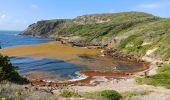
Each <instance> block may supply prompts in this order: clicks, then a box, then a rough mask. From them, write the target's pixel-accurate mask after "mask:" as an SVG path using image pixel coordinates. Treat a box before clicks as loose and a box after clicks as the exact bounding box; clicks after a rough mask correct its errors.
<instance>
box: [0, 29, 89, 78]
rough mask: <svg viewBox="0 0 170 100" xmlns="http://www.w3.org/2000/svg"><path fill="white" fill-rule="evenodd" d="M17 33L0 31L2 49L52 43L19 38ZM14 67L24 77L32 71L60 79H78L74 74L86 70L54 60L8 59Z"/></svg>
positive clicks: (43, 40) (37, 38) (42, 39)
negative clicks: (50, 73) (46, 73)
mask: <svg viewBox="0 0 170 100" xmlns="http://www.w3.org/2000/svg"><path fill="white" fill-rule="evenodd" d="M19 33H20V32H19V31H0V41H1V46H2V48H4V47H10V46H18V45H32V44H40V43H47V42H49V41H52V40H50V39H47V38H42V37H33V36H21V35H18V34H19ZM10 60H11V62H12V64H13V65H14V66H18V67H19V69H18V71H19V73H20V74H22V75H25V74H27V73H29V72H32V71H47V72H53V73H55V74H56V75H60V76H62V77H69V78H73V77H78V76H77V74H75V72H77V71H80V70H83V69H87V68H86V67H85V66H78V65H75V64H72V63H69V62H65V61H62V60H56V59H51V58H49V59H34V58H29V57H10Z"/></svg>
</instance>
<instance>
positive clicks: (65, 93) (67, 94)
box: [60, 90, 80, 98]
mask: <svg viewBox="0 0 170 100" xmlns="http://www.w3.org/2000/svg"><path fill="white" fill-rule="evenodd" d="M60 96H62V97H67V98H68V97H80V95H79V94H78V93H77V92H74V91H69V90H63V91H62V92H61V94H60Z"/></svg>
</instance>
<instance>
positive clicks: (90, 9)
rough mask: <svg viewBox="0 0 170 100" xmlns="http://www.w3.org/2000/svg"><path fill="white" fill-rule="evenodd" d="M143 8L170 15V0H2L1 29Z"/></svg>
mask: <svg viewBox="0 0 170 100" xmlns="http://www.w3.org/2000/svg"><path fill="white" fill-rule="evenodd" d="M127 11H140V12H147V13H151V14H153V15H156V16H160V17H165V18H168V17H170V0H0V30H24V29H26V28H27V27H28V25H30V24H32V23H35V22H37V21H39V20H48V19H64V18H67V19H71V18H75V17H76V16H81V15H85V14H94V13H116V12H127Z"/></svg>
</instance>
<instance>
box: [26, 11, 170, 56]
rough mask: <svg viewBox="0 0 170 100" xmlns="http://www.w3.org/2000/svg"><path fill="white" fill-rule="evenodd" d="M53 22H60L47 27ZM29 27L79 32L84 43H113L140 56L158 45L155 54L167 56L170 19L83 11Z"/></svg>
mask: <svg viewBox="0 0 170 100" xmlns="http://www.w3.org/2000/svg"><path fill="white" fill-rule="evenodd" d="M56 23H59V24H57V26H56V27H50V26H53V25H54V24H56ZM31 27H33V28H29V29H30V30H31V31H28V32H27V33H29V32H30V33H33V34H40V35H43V34H46V33H47V34H46V35H49V37H58V36H60V35H62V36H63V35H64V36H79V37H83V38H85V40H86V41H87V43H91V42H94V43H99V44H108V43H112V44H114V47H115V48H117V49H119V50H121V51H123V52H125V53H128V54H135V55H139V56H144V55H145V54H146V52H147V51H148V50H150V49H153V48H157V50H156V51H155V52H154V56H156V57H159V58H162V59H167V58H170V45H169V42H170V41H169V39H170V19H168V18H166V19H165V18H160V17H156V16H153V15H151V14H147V13H143V12H123V13H114V14H93V15H85V16H80V17H77V18H75V19H72V20H51V21H45V22H44V23H43V24H35V25H33V26H31ZM48 29H50V31H47V30H48ZM44 30H46V31H44ZM48 33H49V34H48ZM143 44H145V45H143Z"/></svg>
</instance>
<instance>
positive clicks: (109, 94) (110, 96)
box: [100, 90, 122, 100]
mask: <svg viewBox="0 0 170 100" xmlns="http://www.w3.org/2000/svg"><path fill="white" fill-rule="evenodd" d="M100 94H101V96H103V97H105V98H107V100H120V99H121V98H122V96H121V94H119V93H118V92H117V91H115V90H104V91H101V93H100Z"/></svg>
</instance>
